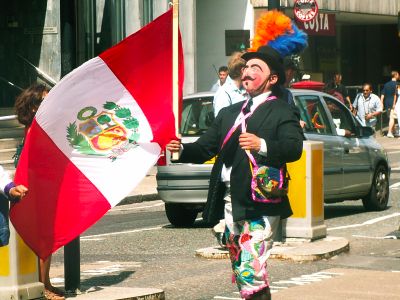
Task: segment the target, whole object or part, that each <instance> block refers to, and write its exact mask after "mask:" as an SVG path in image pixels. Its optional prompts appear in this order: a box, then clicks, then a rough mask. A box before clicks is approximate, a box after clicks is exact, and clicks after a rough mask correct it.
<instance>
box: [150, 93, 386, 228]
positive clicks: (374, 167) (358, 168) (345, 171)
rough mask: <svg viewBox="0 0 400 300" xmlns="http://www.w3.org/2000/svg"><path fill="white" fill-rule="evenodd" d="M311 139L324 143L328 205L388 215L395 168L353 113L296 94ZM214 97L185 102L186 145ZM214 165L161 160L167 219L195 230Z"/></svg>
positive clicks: (327, 100) (203, 123)
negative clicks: (353, 205) (354, 204)
mask: <svg viewBox="0 0 400 300" xmlns="http://www.w3.org/2000/svg"><path fill="white" fill-rule="evenodd" d="M291 92H292V94H293V97H294V100H295V103H296V106H297V108H298V109H299V111H300V117H301V120H302V121H303V122H304V123H305V126H304V135H305V137H306V139H308V140H312V141H322V142H324V201H325V203H333V202H340V201H344V200H359V199H361V200H362V203H363V205H364V207H365V209H367V210H384V209H385V208H386V207H387V204H388V199H389V174H390V165H389V162H388V158H387V155H386V152H385V151H384V149H383V148H382V146H381V145H380V144H379V143H378V142H377V141H376V140H375V138H374V137H373V135H374V130H373V128H371V127H363V126H362V125H361V124H360V123H359V122H358V121H357V120H356V119H355V118H354V117H353V115H352V114H351V112H350V111H349V109H348V108H347V107H346V106H344V105H343V104H342V103H341V102H340V101H339V100H337V99H335V98H334V97H332V96H331V95H328V94H325V93H323V92H319V91H313V90H302V89H292V90H291ZM213 96H214V94H213V93H212V92H203V93H196V94H193V95H190V96H186V97H184V99H183V112H182V122H181V133H182V142H183V143H186V142H192V141H195V140H196V139H197V138H198V137H199V136H200V135H201V134H202V133H204V132H205V131H206V130H207V128H208V127H209V126H210V124H211V123H212V121H213V119H214V117H213V107H212V101H213ZM212 163H213V161H212V160H211V161H209V162H206V163H204V164H183V163H172V162H171V161H170V154H169V153H166V155H165V156H163V157H162V159H160V161H159V164H158V168H157V190H158V193H159V195H160V198H161V199H162V200H163V201H164V202H165V211H166V214H167V217H168V220H169V221H170V222H171V224H173V225H175V226H190V225H192V224H193V223H194V221H195V219H196V217H197V213H198V212H200V211H202V210H203V208H204V205H205V202H206V199H207V191H208V184H209V176H210V172H211V168H212Z"/></svg>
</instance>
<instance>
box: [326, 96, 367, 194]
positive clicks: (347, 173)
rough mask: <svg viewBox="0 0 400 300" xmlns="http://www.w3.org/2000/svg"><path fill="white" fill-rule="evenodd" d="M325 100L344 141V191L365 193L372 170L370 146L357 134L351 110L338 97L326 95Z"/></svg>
mask: <svg viewBox="0 0 400 300" xmlns="http://www.w3.org/2000/svg"><path fill="white" fill-rule="evenodd" d="M324 100H325V103H326V104H327V107H328V111H329V112H328V113H329V114H330V115H331V117H332V120H333V122H334V124H335V126H336V128H337V129H338V135H339V137H340V139H341V140H342V143H343V159H342V166H343V182H344V185H343V190H342V192H343V194H345V195H349V196H351V195H357V194H360V193H363V192H365V191H366V190H368V186H369V184H370V173H371V172H372V166H371V161H370V157H369V152H368V148H367V146H366V144H365V143H364V141H363V139H362V138H360V137H358V136H357V135H356V123H355V120H354V118H353V116H352V115H351V112H350V111H349V110H348V109H347V108H346V107H345V106H344V105H343V104H342V103H340V102H339V101H337V100H336V99H333V98H331V97H327V96H325V97H324Z"/></svg>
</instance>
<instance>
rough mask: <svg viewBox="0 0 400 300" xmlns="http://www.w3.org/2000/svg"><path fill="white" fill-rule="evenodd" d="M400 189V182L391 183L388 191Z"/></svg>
mask: <svg viewBox="0 0 400 300" xmlns="http://www.w3.org/2000/svg"><path fill="white" fill-rule="evenodd" d="M398 187H400V182H396V183H393V184H392V185H391V186H389V188H390V189H397V188H398Z"/></svg>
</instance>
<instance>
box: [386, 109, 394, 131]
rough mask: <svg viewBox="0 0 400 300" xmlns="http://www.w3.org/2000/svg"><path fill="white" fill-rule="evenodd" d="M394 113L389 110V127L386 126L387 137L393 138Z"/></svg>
mask: <svg viewBox="0 0 400 300" xmlns="http://www.w3.org/2000/svg"><path fill="white" fill-rule="evenodd" d="M393 113H394V111H393V109H391V110H390V118H389V125H388V133H387V135H386V136H387V137H393V136H394V135H393V134H394V115H393Z"/></svg>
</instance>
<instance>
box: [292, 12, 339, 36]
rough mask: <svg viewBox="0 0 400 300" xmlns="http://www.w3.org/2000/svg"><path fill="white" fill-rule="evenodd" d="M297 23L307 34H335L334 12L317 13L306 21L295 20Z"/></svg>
mask: <svg viewBox="0 0 400 300" xmlns="http://www.w3.org/2000/svg"><path fill="white" fill-rule="evenodd" d="M297 25H298V26H299V28H300V29H302V30H304V31H305V32H306V33H307V34H308V35H324V36H334V35H336V18H335V14H323V13H319V14H318V15H317V16H316V18H314V19H313V20H311V21H308V22H297Z"/></svg>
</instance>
